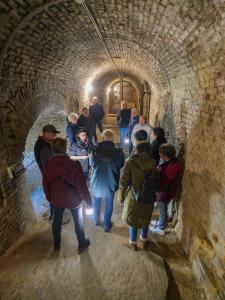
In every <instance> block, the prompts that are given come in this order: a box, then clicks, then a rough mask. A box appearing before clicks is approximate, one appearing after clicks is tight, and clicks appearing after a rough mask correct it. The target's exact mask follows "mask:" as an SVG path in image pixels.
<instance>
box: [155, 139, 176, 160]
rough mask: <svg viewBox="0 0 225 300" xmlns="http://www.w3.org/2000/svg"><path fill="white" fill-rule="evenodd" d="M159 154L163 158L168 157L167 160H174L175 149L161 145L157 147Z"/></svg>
mask: <svg viewBox="0 0 225 300" xmlns="http://www.w3.org/2000/svg"><path fill="white" fill-rule="evenodd" d="M159 153H160V154H162V155H163V156H166V157H168V158H169V159H174V158H175V157H176V149H175V148H174V146H173V145H171V144H168V143H167V144H162V145H161V146H160V147H159Z"/></svg>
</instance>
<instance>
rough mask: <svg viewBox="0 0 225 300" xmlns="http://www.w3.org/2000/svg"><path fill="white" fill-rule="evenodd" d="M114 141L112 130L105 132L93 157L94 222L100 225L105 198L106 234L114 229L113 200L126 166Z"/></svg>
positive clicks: (122, 155)
mask: <svg viewBox="0 0 225 300" xmlns="http://www.w3.org/2000/svg"><path fill="white" fill-rule="evenodd" d="M113 140H114V134H113V132H112V131H111V130H105V131H103V142H101V143H99V144H98V145H97V146H96V147H95V148H94V150H93V154H92V157H91V166H92V175H91V192H92V196H93V208H94V216H93V220H94V223H95V224H96V225H99V224H100V211H101V199H102V198H105V214H104V230H105V232H108V231H109V230H110V229H111V227H112V222H111V217H112V211H113V198H114V193H115V192H116V190H117V189H118V185H119V177H120V169H121V168H122V167H123V165H124V154H123V151H122V150H121V149H118V148H116V147H115V144H114V142H113Z"/></svg>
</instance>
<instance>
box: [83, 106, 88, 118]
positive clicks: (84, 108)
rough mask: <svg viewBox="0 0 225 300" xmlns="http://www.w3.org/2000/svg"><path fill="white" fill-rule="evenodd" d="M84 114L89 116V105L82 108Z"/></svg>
mask: <svg viewBox="0 0 225 300" xmlns="http://www.w3.org/2000/svg"><path fill="white" fill-rule="evenodd" d="M82 115H84V116H85V117H88V116H89V109H88V108H87V107H83V108H82Z"/></svg>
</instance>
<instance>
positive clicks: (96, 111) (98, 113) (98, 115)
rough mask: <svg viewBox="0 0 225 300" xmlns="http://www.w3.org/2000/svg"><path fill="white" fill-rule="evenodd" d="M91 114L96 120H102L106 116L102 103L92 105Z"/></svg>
mask: <svg viewBox="0 0 225 300" xmlns="http://www.w3.org/2000/svg"><path fill="white" fill-rule="evenodd" d="M89 114H90V116H91V117H92V119H93V120H94V121H95V122H98V121H100V120H102V119H103V117H104V110H103V107H102V105H101V104H100V103H97V104H92V105H90V107H89Z"/></svg>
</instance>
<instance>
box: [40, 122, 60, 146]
mask: <svg viewBox="0 0 225 300" xmlns="http://www.w3.org/2000/svg"><path fill="white" fill-rule="evenodd" d="M42 133H43V137H44V138H45V139H47V140H48V141H50V142H52V141H53V140H54V138H55V137H56V134H57V133H60V131H58V130H56V128H55V126H53V125H50V124H48V125H45V126H44V127H43V129H42Z"/></svg>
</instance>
